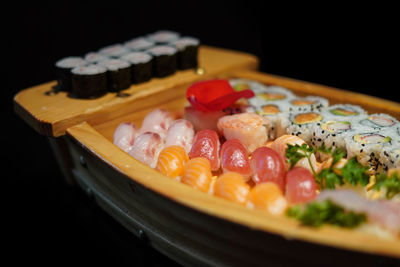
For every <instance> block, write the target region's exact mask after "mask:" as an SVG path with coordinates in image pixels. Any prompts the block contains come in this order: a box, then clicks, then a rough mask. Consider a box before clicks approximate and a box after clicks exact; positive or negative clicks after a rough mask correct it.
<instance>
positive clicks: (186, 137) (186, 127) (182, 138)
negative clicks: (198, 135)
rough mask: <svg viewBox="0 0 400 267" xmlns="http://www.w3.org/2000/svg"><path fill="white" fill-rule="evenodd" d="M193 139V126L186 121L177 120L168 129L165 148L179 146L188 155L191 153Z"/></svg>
mask: <svg viewBox="0 0 400 267" xmlns="http://www.w3.org/2000/svg"><path fill="white" fill-rule="evenodd" d="M193 138H194V129H193V125H192V124H191V123H190V122H189V121H187V120H185V119H179V120H175V121H174V122H172V124H171V126H170V127H169V128H168V131H167V135H166V138H165V147H168V146H173V145H178V146H181V147H183V148H184V149H185V151H186V153H189V151H190V149H191V147H192V144H193Z"/></svg>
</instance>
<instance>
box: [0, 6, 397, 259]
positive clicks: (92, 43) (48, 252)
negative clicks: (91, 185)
mask: <svg viewBox="0 0 400 267" xmlns="http://www.w3.org/2000/svg"><path fill="white" fill-rule="evenodd" d="M2 12H3V13H4V15H6V16H2V19H4V20H3V21H2V26H3V28H4V30H3V31H2V35H3V38H2V43H3V44H5V45H6V47H5V48H4V50H3V55H2V58H3V60H2V63H3V64H2V65H3V68H5V69H6V72H5V73H4V70H3V71H2V81H4V79H5V83H2V88H1V94H2V98H1V99H2V100H3V101H4V102H3V104H2V105H1V109H2V113H1V114H2V117H3V119H5V120H6V122H5V123H4V124H3V127H2V131H1V134H2V141H3V147H4V148H5V149H4V150H3V153H1V154H2V165H3V175H2V177H3V179H4V180H5V181H6V182H5V183H3V186H2V188H3V191H4V192H5V194H3V196H4V200H3V202H2V203H3V206H4V211H5V212H4V213H3V216H2V218H3V221H5V222H6V226H5V228H3V230H4V231H5V236H6V238H4V239H2V241H3V243H4V244H5V245H6V251H5V252H6V253H2V254H4V255H6V258H7V259H10V260H12V261H13V262H14V263H21V262H29V263H31V264H36V263H38V264H41V265H45V266H47V265H53V264H60V263H66V264H76V263H79V262H83V263H91V264H93V265H94V264H112V265H113V266H118V265H126V264H130V265H134V266H165V265H175V263H173V262H172V261H171V260H169V259H168V258H166V257H164V256H163V255H161V254H160V253H158V252H157V251H155V250H153V249H151V248H149V247H147V245H146V244H144V243H143V242H141V241H140V240H139V239H137V238H135V237H134V236H133V235H132V234H130V233H129V232H128V231H126V230H125V229H124V228H123V227H121V226H120V225H119V224H118V223H117V222H116V221H114V220H113V219H111V218H110V217H109V216H108V215H107V214H106V213H104V212H103V211H102V210H100V209H99V208H98V207H97V206H96V205H94V204H93V203H92V202H90V201H89V200H88V199H87V198H86V196H85V195H84V194H83V193H82V192H81V191H80V190H79V189H78V188H76V187H70V186H67V185H66V184H65V183H64V181H63V180H62V175H61V172H60V171H59V169H58V166H57V163H56V161H55V158H54V157H53V154H52V152H51V150H50V147H49V145H48V143H47V140H46V138H45V137H43V136H40V135H39V134H37V133H36V132H35V131H34V130H33V129H32V128H30V127H29V126H28V125H27V124H25V123H24V122H23V121H22V120H21V119H20V118H19V117H18V116H17V115H16V114H15V113H14V112H13V108H12V101H13V96H14V95H15V94H16V93H17V92H19V91H20V90H22V89H24V88H27V87H30V86H35V85H38V84H41V83H44V82H47V81H50V80H53V79H54V76H53V72H52V66H53V64H54V62H55V61H56V60H57V59H59V58H61V57H65V56H72V55H82V54H84V53H86V52H89V51H92V50H97V49H99V48H101V47H103V46H106V45H109V44H113V43H117V42H123V41H126V40H128V39H131V38H133V37H136V36H140V35H143V34H147V33H150V32H154V31H156V30H159V29H169V30H174V31H178V32H180V33H182V34H183V35H191V36H195V37H198V38H199V39H200V40H201V41H202V43H204V44H206V45H211V46H217V47H223V48H229V49H234V50H239V51H244V52H249V53H252V54H254V55H256V56H258V57H259V59H260V63H261V65H260V70H261V71H263V72H267V73H273V74H277V75H281V76H287V77H291V78H296V79H300V80H306V81H311V82H316V83H320V84H324V85H329V86H333V87H338V88H342V89H347V90H352V91H357V92H362V93H366V94H370V95H374V96H378V97H381V98H386V99H390V100H393V101H397V102H400V101H399V100H400V96H399V86H398V71H399V67H398V66H399V61H398V54H399V53H398V47H399V46H398V44H399V43H398V41H397V37H398V28H397V27H396V24H397V25H398V24H399V23H398V19H397V18H396V16H395V15H394V8H393V7H390V6H384V7H377V6H371V7H368V6H365V5H362V6H357V7H353V8H350V7H349V6H332V5H331V6H329V5H327V6H325V7H322V6H320V7H319V6H309V7H305V6H298V5H291V4H286V5H284V6H275V5H272V4H271V2H265V3H264V4H263V5H261V4H254V3H252V2H247V1H246V2H228V1H226V2H225V3H219V2H217V1H214V2H205V1H185V2H181V3H179V4H178V3H175V2H170V1H163V2H160V3H158V2H156V1H148V2H147V3H141V4H140V5H138V4H137V3H136V2H133V1H132V2H129V4H128V3H127V2H123V1H106V2H91V3H79V4H75V3H73V2H60V1H52V2H48V3H41V4H37V3H35V4H30V5H29V4H28V5H27V4H26V3H19V2H16V3H12V5H11V6H10V7H8V8H4V9H3V10H2ZM5 18H6V19H5ZM4 59H6V60H5V62H4ZM3 260H4V259H3ZM4 261H5V260H4Z"/></svg>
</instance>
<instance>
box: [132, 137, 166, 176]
mask: <svg viewBox="0 0 400 267" xmlns="http://www.w3.org/2000/svg"><path fill="white" fill-rule="evenodd" d="M163 146H164V142H163V140H162V139H161V137H160V135H158V134H157V133H151V132H147V133H143V134H141V135H139V136H138V137H136V139H135V142H134V143H133V147H132V149H131V150H130V151H129V155H131V156H132V157H134V158H135V159H137V160H138V161H140V162H142V163H144V164H146V165H148V166H150V167H152V168H155V167H156V164H157V159H158V155H159V153H160V151H161V149H162V148H163Z"/></svg>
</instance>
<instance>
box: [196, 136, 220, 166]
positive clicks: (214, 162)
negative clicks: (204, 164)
mask: <svg viewBox="0 0 400 267" xmlns="http://www.w3.org/2000/svg"><path fill="white" fill-rule="evenodd" d="M219 150H220V142H219V136H218V134H217V132H216V131H214V130H208V129H207V130H201V131H198V132H197V133H196V135H195V136H194V140H193V145H192V148H191V150H190V152H189V158H191V159H192V158H196V157H204V158H207V159H208V160H209V161H210V164H211V170H212V171H217V170H218V169H219V168H220V159H219Z"/></svg>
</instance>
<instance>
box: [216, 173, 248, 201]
mask: <svg viewBox="0 0 400 267" xmlns="http://www.w3.org/2000/svg"><path fill="white" fill-rule="evenodd" d="M249 192H250V186H249V185H248V184H247V183H246V182H245V180H244V177H243V176H242V175H241V174H239V173H236V172H227V173H224V174H222V175H221V176H219V177H218V178H217V180H216V181H215V184H214V195H215V196H219V197H223V198H225V199H227V200H231V201H234V202H237V203H240V204H245V203H246V201H247V196H248V194H249Z"/></svg>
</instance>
